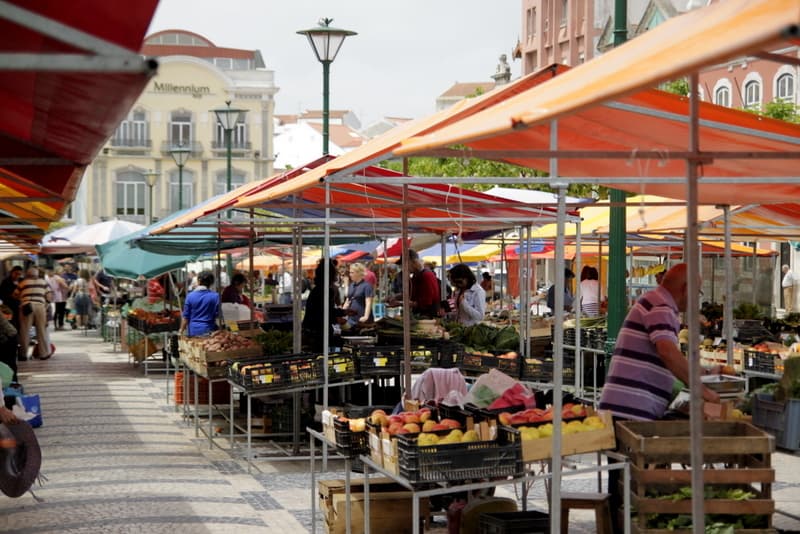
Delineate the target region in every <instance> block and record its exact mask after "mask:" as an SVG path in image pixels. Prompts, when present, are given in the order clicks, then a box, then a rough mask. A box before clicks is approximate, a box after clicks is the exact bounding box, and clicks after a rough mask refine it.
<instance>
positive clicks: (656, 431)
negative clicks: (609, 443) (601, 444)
mask: <svg viewBox="0 0 800 534" xmlns="http://www.w3.org/2000/svg"><path fill="white" fill-rule="evenodd" d="M617 437H618V440H619V445H620V452H622V453H624V454H626V455H627V456H628V457H629V458H630V460H631V466H630V468H631V504H632V506H633V507H634V508H635V509H636V511H637V514H638V517H637V518H636V521H635V522H636V528H635V529H634V531H635V532H641V533H646V534H660V533H662V532H667V531H666V530H663V529H650V528H646V525H647V523H646V521H647V516H648V515H650V514H655V513H657V514H676V515H677V514H691V512H692V501H691V499H685V500H679V501H670V500H664V499H660V498H658V495H664V494H667V493H672V492H674V491H676V490H677V489H678V488H681V487H684V486H691V477H692V468H691V458H690V456H691V443H690V440H691V437H690V432H689V422H688V421H653V422H634V421H624V422H619V423H617ZM702 450H703V462H704V465H703V480H704V482H705V484H706V485H707V486H712V487H714V488H742V489H747V490H748V491H751V492H753V493H755V494H756V496H755V497H754V498H751V499H747V500H730V499H720V498H709V499H706V500H705V501H704V507H705V513H706V514H719V515H729V516H735V515H740V514H753V515H762V516H764V522H765V528H763V529H744V530H737V531H736V532H742V533H762V532H774V531H773V530H772V514H773V513H774V511H775V502H774V500H773V499H772V483H773V482H774V481H775V470H774V469H773V468H772V467H771V454H772V453H773V452H774V451H775V440H774V438H773V437H772V436H770V435H769V434H766V433H765V432H762V431H761V430H759V429H757V428H756V427H754V426H753V425H751V424H749V423H745V422H740V421H737V422H729V421H706V422H704V423H703V441H702ZM715 464H716V465H715ZM672 532H689V531H688V530H687V531H683V530H677V531H672Z"/></svg>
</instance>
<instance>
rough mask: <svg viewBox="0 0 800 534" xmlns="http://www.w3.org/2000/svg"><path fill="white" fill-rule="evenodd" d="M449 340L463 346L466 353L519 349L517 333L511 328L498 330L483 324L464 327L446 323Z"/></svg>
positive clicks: (506, 327) (458, 324)
mask: <svg viewBox="0 0 800 534" xmlns="http://www.w3.org/2000/svg"><path fill="white" fill-rule="evenodd" d="M446 328H447V331H448V333H449V334H450V339H451V340H452V341H455V342H457V343H461V344H462V345H464V347H465V350H466V352H471V353H474V352H480V351H510V350H518V349H519V343H520V341H519V333H518V332H517V329H516V328H515V327H513V326H505V327H502V328H498V327H495V326H491V325H488V324H484V323H478V324H476V325H472V326H464V325H462V324H460V323H447V325H446Z"/></svg>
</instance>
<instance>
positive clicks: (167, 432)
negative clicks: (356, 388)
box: [0, 331, 800, 534]
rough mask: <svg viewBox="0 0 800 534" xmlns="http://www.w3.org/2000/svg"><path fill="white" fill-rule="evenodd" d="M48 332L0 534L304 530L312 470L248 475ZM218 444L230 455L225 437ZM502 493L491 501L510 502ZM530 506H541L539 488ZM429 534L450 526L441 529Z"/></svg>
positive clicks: (795, 481)
mask: <svg viewBox="0 0 800 534" xmlns="http://www.w3.org/2000/svg"><path fill="white" fill-rule="evenodd" d="M51 335H52V337H53V341H54V343H55V344H56V345H57V347H58V350H57V353H56V354H55V356H54V357H53V358H52V359H50V360H47V361H38V360H33V361H28V362H22V363H21V364H20V380H21V381H22V383H23V384H24V386H25V390H26V393H37V394H39V395H40V396H41V402H42V413H43V417H44V425H43V426H42V427H41V428H39V429H37V431H36V432H37V436H38V438H39V442H40V444H41V447H42V457H43V464H42V474H43V475H45V476H46V477H47V480H46V481H44V483H43V485H41V486H36V487H34V491H35V494H36V497H37V498H38V499H39V501H38V502H37V500H35V499H34V497H33V496H32V495H31V494H30V493H28V494H26V495H24V496H22V497H20V498H18V499H8V498H5V497H0V532H15V533H44V532H59V533H65V532H66V533H78V532H80V533H95V532H96V533H128V532H131V533H134V532H135V533H140V532H148V533H170V534H178V533H183V532H186V533H189V532H191V533H193V534H195V533H205V532H208V533H228V532H230V533H233V532H236V533H237V534H245V533H250V532H253V533H268V532H282V533H286V534H289V533H306V532H310V527H311V509H310V496H311V491H310V475H309V473H308V463H307V462H267V461H263V460H258V461H257V462H256V467H257V468H256V469H252V470H251V472H248V469H247V467H248V466H247V464H246V463H245V462H244V461H243V460H242V459H240V458H238V457H235V456H232V455H231V454H229V452H228V451H227V450H225V449H221V448H220V447H216V446H215V447H214V448H211V449H210V448H209V446H208V440H207V439H205V437H204V436H203V435H202V434H200V435H199V436H198V435H196V434H195V429H194V425H193V424H192V425H190V424H188V423H187V422H186V421H184V419H183V417H182V414H179V413H177V412H176V411H175V409H174V406H172V405H171V404H167V402H166V391H165V386H166V384H165V381H164V375H163V373H161V374H156V373H150V374H148V375H147V376H145V375H144V373H143V370H142V368H141V367H139V366H133V365H131V364H130V363H129V362H128V360H127V355H126V354H124V353H121V352H118V351H117V352H115V351H114V350H113V347H112V345H111V344H110V343H107V342H103V341H102V340H101V339H100V338H99V337H98V336H97V334H96V332H95V331H89V332H88V335H86V334H85V333H84V332H81V331H61V332H53V333H52V334H51ZM117 349H118V347H117ZM215 442H216V443H219V444H220V445H221V446H223V447H227V440H224V439H217V440H215ZM774 463H775V465H776V471H777V473H778V475H777V476H778V482H777V483H776V484H775V489H774V492H773V493H774V498H775V500H776V506H777V508H778V510H780V511H781V512H786V513H789V514H793V515H794V517H790V516H787V515H783V514H781V513H778V514H776V515H775V525H776V526H777V527H779V528H782V529H797V530H800V469H798V468H800V460H799V459H798V457H797V456H794V455H790V454H785V453H779V454H776V455H774ZM332 465H334V464H332ZM339 465H340V464H339ZM356 476H358V475H356ZM322 477H323V478H343V473H341V472H335V471H334V472H327V473H324V474H322ZM564 486H565V489H566V490H567V491H596V488H597V478H596V475H581V476H579V477H570V478H565V482H564ZM506 488H508V487H506ZM506 488H503V489H500V490H498V495H504V496H512V497H514V493H513V490H509V489H506ZM530 498H531V501H530V503H531V505H532V506H533V507H534V508H536V509H540V510H542V509H546V500H545V490H544V487H543V484H542V483H541V482H537V483H536V484H534V486H533V487H532V489H531V496H530ZM318 518H319V519H318V521H317V531H318V532H322V531H323V528H322V524H321V516H320V515H319V513H318ZM430 532H439V533H441V532H446V529H445V528H444V527H443V525H442V524H441V523H440V524H438V528H436V525H435V528H433V529H432V530H430ZM570 532H574V533H576V534H589V533H591V532H594V521H593V516H592V513H591V512H586V511H573V512H572V514H571V516H570ZM378 534H380V533H378Z"/></svg>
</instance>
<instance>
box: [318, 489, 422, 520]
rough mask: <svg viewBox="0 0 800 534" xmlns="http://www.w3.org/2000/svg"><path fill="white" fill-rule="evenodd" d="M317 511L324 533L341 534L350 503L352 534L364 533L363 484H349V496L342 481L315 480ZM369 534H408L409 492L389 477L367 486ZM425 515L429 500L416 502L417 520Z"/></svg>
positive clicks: (409, 516) (410, 512)
mask: <svg viewBox="0 0 800 534" xmlns="http://www.w3.org/2000/svg"><path fill="white" fill-rule="evenodd" d="M319 499H320V510H321V511H322V514H323V516H324V518H325V532H328V533H335V534H344V532H345V513H346V509H345V506H346V504H347V501H348V500H349V502H350V506H351V509H350V513H351V517H350V524H351V527H352V532H353V534H358V533H360V532H364V487H363V481H361V480H351V481H350V495H349V496H347V495H345V492H344V480H338V479H333V480H320V481H319ZM369 507H370V508H369V510H370V514H369V518H370V531H371V532H381V533H385V534H411V532H412V524H411V515H412V511H411V492H410V491H408V490H407V489H406V488H404V487H403V486H401V485H400V484H397V483H396V482H394V481H393V480H392V479H390V478H372V479H370V483H369ZM428 514H429V501H428V499H426V498H423V499H420V515H419V516H420V518H425V517H427V516H428Z"/></svg>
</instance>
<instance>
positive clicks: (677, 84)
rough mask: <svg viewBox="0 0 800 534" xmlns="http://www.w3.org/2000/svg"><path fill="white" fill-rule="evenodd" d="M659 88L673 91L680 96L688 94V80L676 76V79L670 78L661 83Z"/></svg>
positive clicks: (669, 91)
mask: <svg viewBox="0 0 800 534" xmlns="http://www.w3.org/2000/svg"><path fill="white" fill-rule="evenodd" d="M661 89H663V90H664V91H666V92H668V93H673V94H676V95H681V96H689V80H687V79H686V78H678V79H677V80H670V81H668V82H666V83H664V84H662V86H661Z"/></svg>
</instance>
